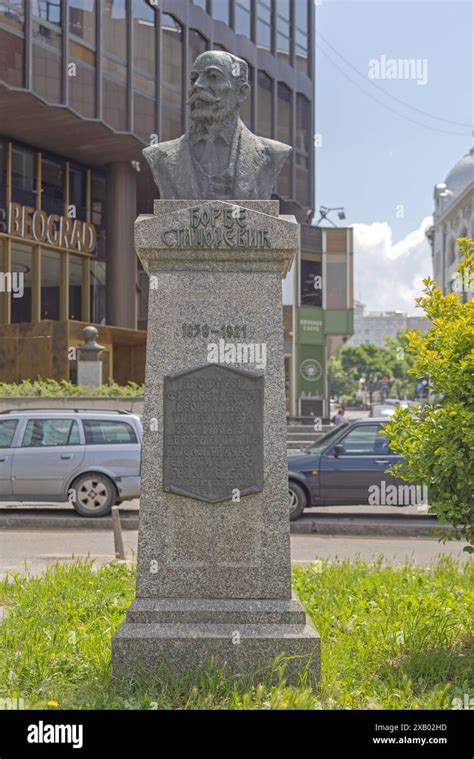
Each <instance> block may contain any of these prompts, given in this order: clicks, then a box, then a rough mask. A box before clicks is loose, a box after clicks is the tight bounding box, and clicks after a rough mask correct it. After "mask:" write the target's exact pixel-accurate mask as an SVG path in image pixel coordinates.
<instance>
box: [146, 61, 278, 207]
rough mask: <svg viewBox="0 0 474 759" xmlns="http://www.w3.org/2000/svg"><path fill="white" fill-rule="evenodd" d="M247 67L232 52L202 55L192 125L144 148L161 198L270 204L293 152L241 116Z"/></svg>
mask: <svg viewBox="0 0 474 759" xmlns="http://www.w3.org/2000/svg"><path fill="white" fill-rule="evenodd" d="M249 90H250V85H249V82H248V66H247V63H246V62H245V61H243V60H242V59H241V58H237V57H236V56H234V55H231V54H230V53H225V52H220V51H212V52H208V53H202V54H201V55H199V56H198V57H197V58H196V60H195V62H194V66H193V69H192V71H191V87H190V91H189V98H188V105H189V107H190V116H191V126H190V129H189V131H188V132H187V133H186V134H184V135H183V136H182V137H180V138H179V139H177V140H169V141H168V142H160V143H158V144H157V145H151V146H150V147H148V148H145V149H144V151H143V155H144V156H145V158H146V160H147V161H148V163H149V165H150V168H151V171H152V173H153V177H154V180H155V182H156V185H157V187H158V189H159V191H160V197H161V198H162V199H165V198H175V199H183V200H185V199H188V198H191V199H200V200H207V199H220V200H226V199H229V200H266V199H268V198H270V197H271V194H272V191H273V188H274V186H275V182H276V180H277V178H278V175H279V174H280V171H281V170H282V168H283V164H284V163H285V161H286V159H287V158H288V156H289V154H290V153H291V150H292V148H291V147H289V145H285V144H283V143H282V142H276V141H275V140H269V139H267V138H266V137H258V136H257V135H255V134H253V133H252V132H251V131H250V130H249V129H247V127H246V126H245V124H244V123H243V122H242V121H241V119H240V117H239V110H240V105H241V103H243V102H244V100H245V99H246V98H247V97H248V94H249Z"/></svg>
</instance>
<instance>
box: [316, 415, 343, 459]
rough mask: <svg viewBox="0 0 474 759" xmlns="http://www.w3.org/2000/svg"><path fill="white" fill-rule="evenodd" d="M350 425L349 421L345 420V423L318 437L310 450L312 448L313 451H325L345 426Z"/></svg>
mask: <svg viewBox="0 0 474 759" xmlns="http://www.w3.org/2000/svg"><path fill="white" fill-rule="evenodd" d="M348 426H349V423H348V422H344V423H343V424H341V425H339V426H338V427H336V428H335V429H334V428H333V429H331V430H329V432H326V433H325V434H324V435H322V437H320V438H318V439H317V440H316V441H315V442H314V443H313V444H312V445H311V446H310V448H309V449H308V450H310V451H311V453H323V451H325V450H326V448H327V447H328V445H330V444H331V443H332V441H333V440H334V439H335V438H336V437H338V436H339V435H340V434H341V432H342V430H343V429H344V427H348Z"/></svg>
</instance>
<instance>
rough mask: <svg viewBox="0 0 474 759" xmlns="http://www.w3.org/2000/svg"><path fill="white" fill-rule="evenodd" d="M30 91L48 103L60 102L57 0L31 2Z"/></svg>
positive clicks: (58, 0) (59, 38) (59, 41)
mask: <svg viewBox="0 0 474 759" xmlns="http://www.w3.org/2000/svg"><path fill="white" fill-rule="evenodd" d="M32 12H33V42H34V44H33V65H32V70H33V89H34V90H35V92H37V93H38V95H40V96H41V97H42V98H44V99H45V100H48V101H49V102H51V103H59V102H60V100H61V28H60V27H61V0H51V2H46V1H44V2H43V0H33V3H32Z"/></svg>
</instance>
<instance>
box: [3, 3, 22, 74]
mask: <svg viewBox="0 0 474 759" xmlns="http://www.w3.org/2000/svg"><path fill="white" fill-rule="evenodd" d="M0 8H1V6H0ZM2 22H3V18H2V16H1V15H0V23H2ZM23 49H24V40H23V38H22V37H19V36H18V35H17V34H10V33H9V32H7V31H6V30H5V29H0V71H1V72H2V73H1V77H2V79H3V80H4V81H5V82H8V83H9V84H13V85H14V86H15V87H22V86H23V67H24V57H23Z"/></svg>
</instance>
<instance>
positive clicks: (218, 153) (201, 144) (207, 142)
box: [195, 135, 228, 176]
mask: <svg viewBox="0 0 474 759" xmlns="http://www.w3.org/2000/svg"><path fill="white" fill-rule="evenodd" d="M227 152H228V151H227V144H226V141H225V140H224V139H223V138H222V137H221V136H220V135H216V136H215V137H214V136H210V137H203V138H202V139H201V140H198V142H197V143H196V145H195V153H196V158H197V161H198V163H199V165H200V167H201V168H202V170H203V171H205V172H206V174H207V175H208V176H214V175H215V174H221V173H222V172H223V171H225V169H226V168H227V164H228V156H227V155H226V153H227Z"/></svg>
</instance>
